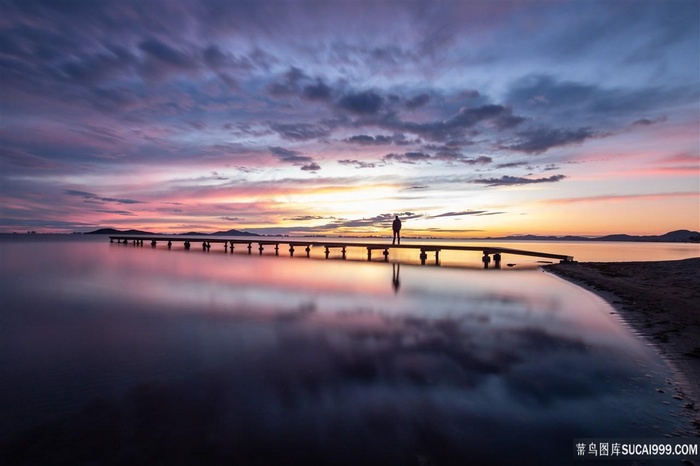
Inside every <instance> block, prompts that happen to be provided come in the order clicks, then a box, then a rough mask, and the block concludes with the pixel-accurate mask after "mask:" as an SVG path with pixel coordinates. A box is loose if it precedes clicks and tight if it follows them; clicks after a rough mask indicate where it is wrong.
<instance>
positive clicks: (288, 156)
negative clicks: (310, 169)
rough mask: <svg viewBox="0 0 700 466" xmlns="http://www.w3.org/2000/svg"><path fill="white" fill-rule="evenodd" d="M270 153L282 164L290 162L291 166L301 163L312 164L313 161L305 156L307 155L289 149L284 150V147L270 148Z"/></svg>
mask: <svg viewBox="0 0 700 466" xmlns="http://www.w3.org/2000/svg"><path fill="white" fill-rule="evenodd" d="M269 149H270V152H272V154H273V155H274V156H275V157H277V158H278V159H279V160H281V161H282V162H290V163H293V164H301V163H308V162H313V161H314V159H313V158H311V157H309V156H307V155H301V153H300V152H297V151H295V150H290V149H285V148H284V147H279V146H276V147H270V148H269Z"/></svg>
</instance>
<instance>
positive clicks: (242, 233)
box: [211, 230, 260, 236]
mask: <svg viewBox="0 0 700 466" xmlns="http://www.w3.org/2000/svg"><path fill="white" fill-rule="evenodd" d="M211 236H260V235H258V234H256V233H248V232H247V231H239V230H228V231H217V232H216V233H212V234H211Z"/></svg>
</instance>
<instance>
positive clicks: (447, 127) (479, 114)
mask: <svg viewBox="0 0 700 466" xmlns="http://www.w3.org/2000/svg"><path fill="white" fill-rule="evenodd" d="M523 121H525V118H524V117H519V116H515V115H513V110H512V109H511V108H510V107H506V106H503V105H494V104H486V105H481V106H479V107H462V108H460V109H459V111H458V112H457V113H456V114H454V115H452V116H451V117H450V118H448V119H446V120H437V121H430V122H425V123H418V122H413V121H404V120H401V119H400V118H398V117H397V116H396V115H395V114H390V115H388V116H387V117H386V118H384V119H382V120H380V121H378V122H376V124H377V125H379V126H381V127H384V128H388V129H392V130H395V131H399V132H406V133H413V134H416V135H418V136H421V137H424V138H426V139H428V140H430V141H440V142H444V141H449V140H459V139H461V138H463V137H464V136H465V135H466V132H467V130H470V129H472V128H474V127H476V126H477V125H479V124H481V123H486V122H491V123H493V124H494V126H495V127H496V128H498V129H509V128H513V127H515V126H517V125H519V124H520V123H522V122H523Z"/></svg>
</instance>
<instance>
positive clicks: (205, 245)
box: [202, 241, 207, 251]
mask: <svg viewBox="0 0 700 466" xmlns="http://www.w3.org/2000/svg"><path fill="white" fill-rule="evenodd" d="M206 250H207V242H206V241H202V251H206Z"/></svg>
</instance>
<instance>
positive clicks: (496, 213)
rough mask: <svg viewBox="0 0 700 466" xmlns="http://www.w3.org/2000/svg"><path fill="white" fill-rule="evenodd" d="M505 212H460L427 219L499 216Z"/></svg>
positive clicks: (446, 213) (432, 216)
mask: <svg viewBox="0 0 700 466" xmlns="http://www.w3.org/2000/svg"><path fill="white" fill-rule="evenodd" d="M504 213H505V212H489V211H487V210H465V211H462V212H445V213H444V214H438V215H431V216H429V217H427V218H440V217H462V216H465V215H474V216H483V215H499V214H504Z"/></svg>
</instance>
